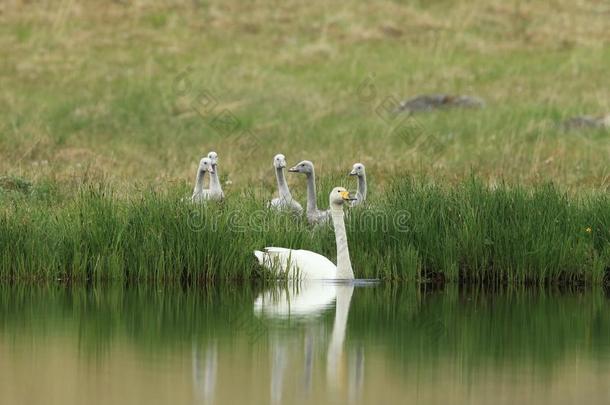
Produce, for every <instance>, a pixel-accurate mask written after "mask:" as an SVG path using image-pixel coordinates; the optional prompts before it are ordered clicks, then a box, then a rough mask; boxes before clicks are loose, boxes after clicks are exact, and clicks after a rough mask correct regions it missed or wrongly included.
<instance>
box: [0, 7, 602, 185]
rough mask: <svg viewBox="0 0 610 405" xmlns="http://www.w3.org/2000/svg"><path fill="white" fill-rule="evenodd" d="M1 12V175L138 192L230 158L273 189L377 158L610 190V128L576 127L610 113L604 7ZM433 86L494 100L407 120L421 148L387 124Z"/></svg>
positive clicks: (419, 168)
mask: <svg viewBox="0 0 610 405" xmlns="http://www.w3.org/2000/svg"><path fill="white" fill-rule="evenodd" d="M0 7H1V12H0V88H1V89H2V91H1V92H0V173H4V174H8V175H14V176H21V177H26V178H28V179H32V180H38V179H44V180H48V179H50V180H53V181H56V182H58V183H61V187H62V188H64V189H71V190H74V191H75V190H77V189H78V185H79V183H80V181H81V180H82V179H85V180H91V179H94V180H101V179H103V180H108V181H111V182H112V183H113V184H114V185H115V186H116V187H115V189H116V191H117V193H120V194H126V193H130V192H133V190H134V187H137V186H136V183H140V184H150V183H154V184H160V185H164V184H167V183H170V182H171V183H175V182H180V183H185V182H189V183H190V182H191V181H192V179H191V178H192V177H193V172H194V170H195V167H196V165H197V162H198V160H199V158H200V157H201V156H202V155H203V154H205V153H207V152H208V151H209V150H211V149H215V150H216V151H217V152H218V153H219V154H220V156H221V159H222V173H223V176H224V177H225V178H226V179H228V180H231V181H232V182H233V186H232V187H233V188H234V189H242V188H244V187H247V185H248V183H249V182H251V181H253V180H256V181H258V180H259V179H261V178H264V179H265V184H266V185H267V186H268V187H272V186H273V181H274V180H273V177H272V175H271V164H270V162H271V158H272V157H273V155H275V154H276V153H278V152H282V153H284V154H285V155H286V156H287V159H288V162H289V163H293V162H297V161H299V160H302V159H310V160H312V161H314V162H315V163H316V164H317V165H318V168H319V170H320V173H321V174H323V173H328V172H333V171H346V170H348V169H349V167H350V166H351V164H353V163H354V162H356V161H362V162H364V163H366V164H367V166H368V167H369V169H370V171H371V172H375V173H378V174H379V176H378V181H380V182H385V181H386V180H388V179H391V178H392V175H393V174H394V173H395V171H396V170H400V171H405V170H407V171H409V172H412V173H413V172H415V173H424V174H427V175H431V176H434V178H435V179H437V180H439V181H440V180H442V181H455V180H456V179H461V178H464V177H468V176H469V175H470V173H471V172H472V171H475V172H476V173H477V174H478V175H479V176H480V177H481V178H482V179H484V180H485V181H488V182H492V183H493V182H497V181H501V180H504V181H508V182H511V183H521V184H539V183H544V182H547V181H554V182H556V183H558V184H560V185H562V187H564V188H568V189H571V190H572V189H575V190H583V189H595V190H601V191H604V192H607V191H608V185H609V178H610V172H609V169H608V164H607V158H608V156H609V155H610V141H609V134H608V132H607V131H599V130H598V131H583V132H578V131H576V132H566V131H563V130H561V129H560V128H559V127H558V124H559V123H561V121H562V120H564V119H566V118H568V117H571V116H574V115H578V114H592V115H596V114H603V113H610V97H609V95H608V94H609V93H608V91H607V66H609V65H610V31H609V30H608V29H607V7H606V6H605V5H604V4H603V2H602V3H600V2H598V1H593V0H591V1H577V2H573V1H568V0H560V1H556V2H553V4H545V3H542V2H534V3H528V2H523V1H511V2H508V3H507V2H505V1H501V0H493V1H482V0H481V1H474V2H470V1H452V2H446V1H435V2H420V1H381V2H375V4H370V3H369V2H365V1H360V0H353V1H348V2H343V3H341V4H328V3H327V2H324V1H314V2H307V3H303V2H297V1H288V2H277V1H258V2H251V3H248V4H244V3H243V2H240V1H234V0H231V1H222V2H220V1H206V2H198V1H195V2H193V1H191V0H188V1H187V0H184V1H176V2H167V1H155V0H152V1H147V2H140V3H133V2H110V3H108V2H101V1H90V2H87V3H79V2H71V1H52V0H47V1H40V2H35V3H22V2H12V3H7V4H4V5H2V6H0ZM363 85H364V87H363ZM363 90H369V91H367V92H364V93H363ZM430 92H446V93H450V94H456V93H461V94H472V95H477V96H480V97H483V98H484V99H486V100H487V103H488V106H487V108H486V109H484V110H481V111H446V112H440V113H434V114H423V115H418V116H416V117H414V118H412V119H408V118H405V119H406V121H405V122H404V123H405V125H406V126H407V127H409V128H415V129H413V130H408V131H407V134H408V135H407V136H406V137H405V136H401V135H398V134H397V132H396V131H395V130H396V127H397V126H399V125H398V124H397V123H398V121H399V120H400V119H401V118H403V117H399V118H396V119H392V120H385V119H384V118H382V117H380V115H379V114H377V111H378V109H379V107H380V105H382V103H383V101H384V100H386V101H387V100H388V99H389V100H396V101H398V100H402V99H405V98H407V97H411V96H415V95H418V94H422V93H430ZM210 100H212V101H210ZM382 110H383V109H381V110H379V111H382ZM223 113H224V115H223ZM381 115H382V116H383V117H385V116H384V114H381ZM217 116H220V118H227V117H234V118H235V119H236V121H235V122H234V123H235V124H236V125H235V128H233V126H232V125H231V123H233V121H230V120H229V121H225V123H226V124H228V125H225V126H223V125H218V124H220V122H219V121H218V120H216V121H215V123H213V120H214V118H216V117H217ZM385 118H388V117H385ZM398 133H400V131H398ZM426 140H435V141H438V143H439V144H440V145H441V146H442V147H440V148H430V147H429V146H427V145H428V144H427V143H426V142H425V141H426Z"/></svg>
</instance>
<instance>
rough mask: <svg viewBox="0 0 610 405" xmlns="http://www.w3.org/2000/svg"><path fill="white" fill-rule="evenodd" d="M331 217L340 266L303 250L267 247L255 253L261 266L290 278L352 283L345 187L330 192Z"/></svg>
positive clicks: (347, 196)
mask: <svg viewBox="0 0 610 405" xmlns="http://www.w3.org/2000/svg"><path fill="white" fill-rule="evenodd" d="M329 199H330V206H331V209H330V217H331V219H332V222H333V226H334V230H335V242H336V245H337V265H335V264H333V262H331V261H330V260H329V259H327V258H326V257H324V256H322V255H321V254H319V253H316V252H311V251H309V250H302V249H288V248H282V247H266V248H265V249H264V250H263V251H260V250H255V251H254V256H256V258H257V259H258V262H259V264H260V265H261V266H263V267H265V268H267V269H268V270H270V271H272V272H276V273H278V274H279V275H285V276H287V277H288V278H290V279H313V280H315V279H317V280H320V279H325V280H353V279H354V271H353V270H352V264H351V261H350V257H349V249H348V246H347V234H346V231H345V219H344V214H343V205H344V203H345V202H346V201H350V200H352V198H351V197H350V196H349V193H348V192H347V190H346V189H344V188H343V187H335V188H334V189H333V190H332V191H331V193H330V197H329Z"/></svg>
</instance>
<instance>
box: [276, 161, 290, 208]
mask: <svg viewBox="0 0 610 405" xmlns="http://www.w3.org/2000/svg"><path fill="white" fill-rule="evenodd" d="M275 178H276V179H277V189H278V192H279V195H280V198H281V199H284V200H287V201H290V200H292V195H291V194H290V190H289V189H288V184H287V183H286V176H284V169H283V168H281V167H278V168H276V169H275Z"/></svg>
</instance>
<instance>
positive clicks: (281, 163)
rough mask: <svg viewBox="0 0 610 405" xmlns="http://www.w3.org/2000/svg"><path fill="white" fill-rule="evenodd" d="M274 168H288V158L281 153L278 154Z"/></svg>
mask: <svg viewBox="0 0 610 405" xmlns="http://www.w3.org/2000/svg"><path fill="white" fill-rule="evenodd" d="M273 167H275V168H276V169H283V168H284V167H286V158H285V157H284V155H282V154H281V153H278V154H277V155H275V156H274V157H273Z"/></svg>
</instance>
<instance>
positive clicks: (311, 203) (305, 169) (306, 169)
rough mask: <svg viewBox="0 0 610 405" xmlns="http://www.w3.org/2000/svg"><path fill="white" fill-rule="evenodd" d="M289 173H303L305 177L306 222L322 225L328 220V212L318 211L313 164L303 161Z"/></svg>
mask: <svg viewBox="0 0 610 405" xmlns="http://www.w3.org/2000/svg"><path fill="white" fill-rule="evenodd" d="M288 171H289V172H291V173H303V174H305V175H306V176H307V211H306V214H307V221H308V222H309V223H310V224H312V225H316V224H323V223H326V222H328V221H329V220H330V217H331V215H330V210H320V209H318V203H317V201H316V172H315V169H314V166H313V163H312V162H310V161H309V160H303V161H302V162H300V163H299V164H297V165H296V166H294V167H291V168H290V169H288Z"/></svg>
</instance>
